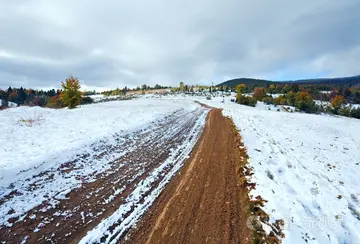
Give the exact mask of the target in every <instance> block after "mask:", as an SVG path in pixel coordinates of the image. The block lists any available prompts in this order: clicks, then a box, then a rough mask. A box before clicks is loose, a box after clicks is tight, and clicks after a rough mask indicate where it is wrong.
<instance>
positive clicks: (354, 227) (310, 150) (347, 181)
mask: <svg viewBox="0 0 360 244" xmlns="http://www.w3.org/2000/svg"><path fill="white" fill-rule="evenodd" d="M201 101H202V102H204V103H207V104H209V105H212V106H215V107H223V108H224V110H223V113H224V115H227V116H231V117H232V118H233V120H234V122H235V123H236V125H237V127H238V128H239V129H240V130H241V135H242V137H243V140H244V142H245V145H246V146H247V147H248V154H249V156H250V161H249V162H250V165H251V166H252V167H253V168H254V173H255V177H254V178H253V181H254V182H256V183H257V188H256V191H255V192H253V194H254V196H256V195H261V196H262V197H263V198H264V199H266V200H268V201H269V202H268V203H267V204H266V206H265V210H266V212H267V213H268V214H269V215H270V216H271V218H272V219H273V220H274V219H283V220H285V223H286V224H285V235H286V237H285V240H284V243H289V244H290V243H360V233H359V230H360V178H359V170H360V133H359V128H360V120H357V119H350V118H344V117H340V118H339V117H334V116H326V115H310V114H302V113H288V112H282V111H281V112H277V111H276V110H275V111H274V110H272V111H269V110H267V109H264V107H263V106H258V107H257V108H252V107H247V106H242V105H238V104H235V103H231V102H230V101H228V100H226V101H225V103H221V102H220V100H216V99H215V100H211V101H206V100H205V99H203V100H201Z"/></svg>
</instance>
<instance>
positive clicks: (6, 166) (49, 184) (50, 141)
mask: <svg viewBox="0 0 360 244" xmlns="http://www.w3.org/2000/svg"><path fill="white" fill-rule="evenodd" d="M206 114H207V109H205V108H202V107H201V106H200V105H198V104H196V103H194V102H193V101H190V100H182V101H178V100H172V101H171V100H167V101H164V100H160V99H154V98H144V99H137V100H128V101H116V102H107V103H101V104H93V105H86V106H82V107H79V108H76V109H73V110H68V109H58V110H55V109H44V108H40V107H19V108H13V109H8V110H3V111H0V134H1V135H2V136H1V137H0V153H1V160H0V230H1V229H2V228H3V226H6V227H8V228H11V227H12V226H13V224H14V221H10V220H11V219H17V220H16V222H15V224H16V223H19V222H22V221H24V222H26V220H28V218H30V219H32V218H33V217H32V216H35V215H36V214H27V211H29V210H31V209H33V208H35V207H37V206H42V205H44V203H46V204H45V205H44V207H41V210H40V212H41V213H45V212H46V213H49V212H51V211H55V213H54V214H53V215H52V216H53V218H52V219H51V220H46V219H47V218H45V220H46V221H45V220H44V221H42V222H41V223H40V224H39V227H37V228H35V229H34V230H33V232H34V233H35V232H38V231H39V229H41V228H42V227H44V226H45V225H51V224H52V223H53V222H54V218H55V217H54V216H59V213H60V215H63V216H66V218H69V216H72V215H73V214H75V213H76V214H77V212H78V211H79V209H78V207H75V208H74V209H70V210H66V211H65V210H64V209H58V206H59V203H60V201H61V200H63V199H68V198H67V195H68V194H69V192H70V191H71V190H72V189H75V188H77V189H81V188H82V187H83V186H82V184H83V183H90V182H94V181H95V180H97V179H98V178H99V177H107V176H108V175H111V174H113V173H114V172H115V171H117V170H118V171H119V172H118V173H117V177H116V179H115V180H113V179H111V178H109V182H108V183H107V184H110V185H111V186H112V187H109V186H107V185H105V183H103V187H101V188H99V189H96V190H95V192H91V191H89V192H87V194H88V195H86V198H89V202H90V200H91V199H92V198H91V197H93V196H94V197H95V198H96V197H97V196H98V195H99V193H101V191H102V190H103V191H104V193H103V194H104V195H106V197H107V198H106V199H103V198H101V199H99V201H100V203H98V202H95V201H97V200H96V199H95V200H92V201H93V203H92V204H93V206H94V205H96V204H100V206H102V204H112V201H114V200H115V198H116V196H118V195H120V194H122V192H124V190H125V188H124V186H125V185H126V186H129V187H130V188H131V189H132V188H133V192H128V193H127V194H130V193H131V194H130V195H128V196H127V197H126V198H125V200H124V201H125V202H124V204H123V205H121V207H120V208H119V210H118V211H116V212H115V213H114V215H112V216H110V218H108V219H105V220H104V221H103V222H102V223H101V224H100V225H99V227H97V228H96V229H94V231H92V232H91V233H88V235H87V236H86V237H85V238H88V239H89V238H90V239H91V240H95V239H96V240H98V239H100V238H101V237H102V236H103V234H104V233H102V232H101V231H103V232H106V231H107V228H110V227H111V226H114V224H115V223H116V222H117V221H123V223H122V225H120V226H119V227H117V229H116V231H118V230H121V231H124V230H126V228H129V224H130V223H131V224H133V223H135V222H136V221H137V220H138V219H139V218H140V217H141V215H142V214H143V213H144V212H145V211H146V210H147V208H148V207H149V206H150V205H151V203H152V202H153V201H154V199H155V198H156V196H158V195H159V194H160V193H161V191H162V189H163V188H164V186H165V185H166V184H167V183H168V182H169V180H170V179H171V177H172V176H173V175H174V174H175V173H176V172H177V170H178V169H179V168H180V167H181V166H182V164H183V163H184V161H185V159H186V158H187V155H188V154H189V153H190V152H191V150H192V148H193V146H194V145H195V143H196V141H197V139H198V137H199V136H200V133H201V131H202V127H203V125H204V123H205V117H206ZM29 119H31V120H34V121H35V122H31V123H30V122H29V121H28V120H29ZM170 142H173V143H170ZM147 150H148V151H149V152H147ZM152 150H155V154H156V156H154V152H152ZM148 153H150V154H151V155H150V156H149V155H148ZM143 154H145V155H143ZM168 154H169V156H168V158H167V159H166V160H165V161H164V162H163V161H162V159H161V157H164V155H168ZM147 157H150V158H147ZM157 157H160V158H157ZM114 165H118V166H117V167H115V168H114ZM152 167H154V169H152ZM98 176H99V177H98ZM119 182H120V183H122V184H123V185H121V188H119V189H116V187H118V186H117V184H119ZM104 188H106V189H104ZM112 188H114V193H113V194H110V196H108V195H109V192H111V191H112V190H113V189H112ZM144 197H145V198H146V199H145V201H144ZM94 202H95V203H94ZM134 205H136V206H137V207H136V208H133V207H132V206H134ZM37 211H38V210H35V212H36V213H37ZM56 211H58V212H56ZM61 211H65V212H63V213H62V212H61ZM69 211H70V212H69ZM101 213H102V212H100V213H98V216H100V215H101ZM89 214H91V211H90V210H89V212H88V213H83V212H82V213H81V216H84V217H86V218H87V219H89V218H90V217H89V216H90V215H89ZM27 215H28V216H27ZM91 216H93V215H91ZM125 216H126V217H125ZM95 217H96V216H95ZM34 218H36V216H35V217H34ZM91 221H92V220H91ZM91 221H90V222H91ZM84 224H85V222H84ZM87 224H88V223H87ZM123 225H125V226H123ZM99 228H100V229H101V231H100V232H99ZM70 233H71V232H70ZM109 233H111V232H107V234H108V235H109ZM117 234H118V233H117V232H116V233H115V234H112V236H114V235H115V236H116V235H117ZM24 238H25V239H26V236H25V237H24Z"/></svg>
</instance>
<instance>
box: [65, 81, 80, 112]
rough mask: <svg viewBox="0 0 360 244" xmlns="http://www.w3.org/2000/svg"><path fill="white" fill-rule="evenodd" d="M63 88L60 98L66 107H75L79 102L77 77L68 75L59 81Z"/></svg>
mask: <svg viewBox="0 0 360 244" xmlns="http://www.w3.org/2000/svg"><path fill="white" fill-rule="evenodd" d="M61 86H62V88H63V90H64V91H63V92H62V96H61V99H62V101H63V103H64V105H65V106H67V107H68V108H70V109H71V108H75V107H76V106H77V105H79V104H80V102H81V91H80V87H81V86H80V82H79V79H78V78H75V77H73V76H69V77H68V78H67V79H66V80H65V81H63V82H61Z"/></svg>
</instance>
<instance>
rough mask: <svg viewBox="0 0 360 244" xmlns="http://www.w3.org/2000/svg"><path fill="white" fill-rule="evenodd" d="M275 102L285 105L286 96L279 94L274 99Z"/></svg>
mask: <svg viewBox="0 0 360 244" xmlns="http://www.w3.org/2000/svg"><path fill="white" fill-rule="evenodd" d="M274 104H275V105H285V97H284V96H282V95H281V96H278V97H277V98H275V99H274Z"/></svg>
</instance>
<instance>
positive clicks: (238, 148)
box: [122, 109, 280, 243]
mask: <svg viewBox="0 0 360 244" xmlns="http://www.w3.org/2000/svg"><path fill="white" fill-rule="evenodd" d="M246 161H247V155H246V149H245V147H244V145H243V144H242V142H241V138H240V136H239V134H238V131H237V130H236V128H235V126H234V124H233V122H232V120H231V119H230V118H226V117H224V116H223V115H222V113H221V110H219V109H213V110H211V111H210V113H209V114H208V119H207V123H206V126H205V129H204V131H203V134H202V136H201V138H200V140H199V142H198V144H197V146H196V148H195V149H194V150H193V154H192V155H191V158H190V159H189V160H188V161H187V163H186V165H185V166H184V168H183V169H182V171H181V173H179V174H178V175H177V176H176V177H175V178H174V180H173V181H172V182H171V183H170V184H169V185H168V187H167V188H166V189H165V190H164V191H163V192H162V194H161V195H160V197H159V198H158V199H157V201H156V202H155V203H154V204H153V206H152V207H151V208H150V211H149V212H148V214H147V215H146V216H145V217H144V218H143V219H142V221H140V223H138V225H137V227H136V228H133V229H132V230H131V231H130V232H129V233H128V235H127V236H126V238H124V239H123V240H122V243H265V242H266V243H279V242H280V241H279V239H278V238H277V237H276V236H275V235H274V234H272V236H270V237H268V236H266V234H265V232H264V231H263V230H262V228H261V225H260V227H259V226H257V225H259V222H257V221H256V220H257V219H258V217H260V218H261V217H263V218H266V217H267V215H266V214H265V213H263V212H260V213H261V214H258V217H251V216H252V215H253V214H254V212H256V211H259V209H257V208H259V205H261V204H263V201H262V199H261V198H260V199H259V200H256V201H250V199H249V191H250V189H251V188H252V187H255V184H251V183H248V182H247V180H246V178H245V175H246V174H247V175H251V170H250V169H248V168H247V167H246ZM252 211H254V212H252ZM260 215H262V216H260ZM251 220H253V221H251ZM249 221H250V222H249ZM264 221H266V220H264ZM253 225H254V226H253ZM249 227H250V228H249ZM256 228H257V229H256Z"/></svg>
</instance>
